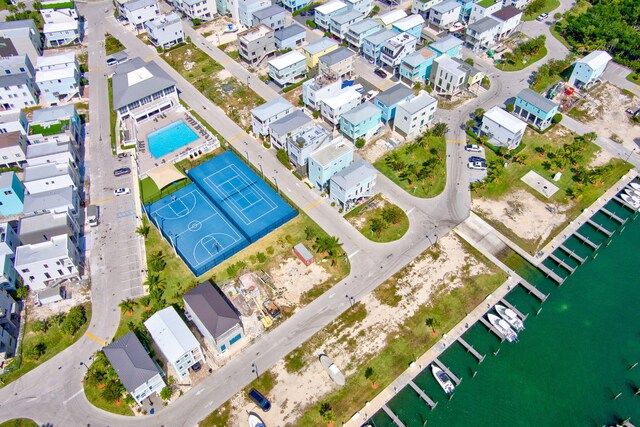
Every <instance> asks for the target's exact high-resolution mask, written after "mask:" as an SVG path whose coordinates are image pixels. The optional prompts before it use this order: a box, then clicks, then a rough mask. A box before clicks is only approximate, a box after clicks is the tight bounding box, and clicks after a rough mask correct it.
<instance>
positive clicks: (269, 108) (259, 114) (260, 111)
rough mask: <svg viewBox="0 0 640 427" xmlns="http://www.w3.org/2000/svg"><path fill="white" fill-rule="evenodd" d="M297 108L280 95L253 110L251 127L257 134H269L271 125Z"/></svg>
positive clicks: (264, 135)
mask: <svg viewBox="0 0 640 427" xmlns="http://www.w3.org/2000/svg"><path fill="white" fill-rule="evenodd" d="M294 110H295V109H294V108H293V105H291V103H290V102H289V101H287V100H286V99H284V98H282V97H278V98H275V99H272V100H271V101H269V102H266V103H264V104H262V105H260V106H258V107H256V108H254V109H253V110H251V129H252V131H253V134H254V135H256V136H263V137H266V136H268V135H269V125H270V124H271V123H273V122H275V121H276V120H279V119H281V118H283V117H284V116H287V115H289V114H291V113H293V111H294Z"/></svg>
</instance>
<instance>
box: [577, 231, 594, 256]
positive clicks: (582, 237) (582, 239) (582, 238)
mask: <svg viewBox="0 0 640 427" xmlns="http://www.w3.org/2000/svg"><path fill="white" fill-rule="evenodd" d="M573 235H574V236H576V237H577V238H578V239H580V240H581V241H582V243H585V244H586V245H587V246H591V249H593V250H594V251H597V250H598V249H599V248H600V245H596V244H595V243H593V242H592V241H591V240H589V239H588V238H587V237H585V236H583V235H582V234H580V233H578V232H577V231H576V232H575V233H573Z"/></svg>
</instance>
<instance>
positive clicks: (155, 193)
mask: <svg viewBox="0 0 640 427" xmlns="http://www.w3.org/2000/svg"><path fill="white" fill-rule="evenodd" d="M190 183H191V180H190V179H189V178H187V177H186V176H185V177H184V179H181V180H180V181H177V182H174V183H172V184H170V185H168V186H166V187H164V188H163V189H162V190H159V189H158V186H157V185H156V183H155V182H154V181H153V180H152V179H151V178H150V177H146V178H144V179H143V180H141V181H140V196H141V198H142V203H144V204H145V205H146V204H148V203H153V202H156V201H158V200H160V199H161V198H163V197H164V196H167V195H169V194H171V193H173V192H174V191H176V190H179V189H180V188H182V187H185V186H187V185H189V184H190Z"/></svg>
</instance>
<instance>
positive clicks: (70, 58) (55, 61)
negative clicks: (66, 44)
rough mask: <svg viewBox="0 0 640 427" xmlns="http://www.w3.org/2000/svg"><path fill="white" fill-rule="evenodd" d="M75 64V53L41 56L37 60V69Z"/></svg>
mask: <svg viewBox="0 0 640 427" xmlns="http://www.w3.org/2000/svg"><path fill="white" fill-rule="evenodd" d="M75 62H76V54H75V53H73V52H68V53H62V54H60V55H50V56H39V57H38V58H37V59H36V68H44V67H53V66H56V65H66V64H73V63H75Z"/></svg>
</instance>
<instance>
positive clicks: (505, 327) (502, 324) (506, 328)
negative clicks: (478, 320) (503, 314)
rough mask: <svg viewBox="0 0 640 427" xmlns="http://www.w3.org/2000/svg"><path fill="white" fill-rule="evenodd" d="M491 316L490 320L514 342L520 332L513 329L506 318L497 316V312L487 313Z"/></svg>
mask: <svg viewBox="0 0 640 427" xmlns="http://www.w3.org/2000/svg"><path fill="white" fill-rule="evenodd" d="M487 317H488V318H489V322H491V324H492V325H493V326H494V327H495V328H496V329H497V330H498V332H500V333H501V334H502V335H503V336H504V338H505V339H506V340H507V341H509V342H514V341H516V340H517V339H518V334H517V333H516V332H515V331H514V330H513V329H511V326H510V325H509V323H507V321H506V320H504V319H502V318H500V317H498V316H496V315H495V314H491V313H489V314H488V315H487Z"/></svg>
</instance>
